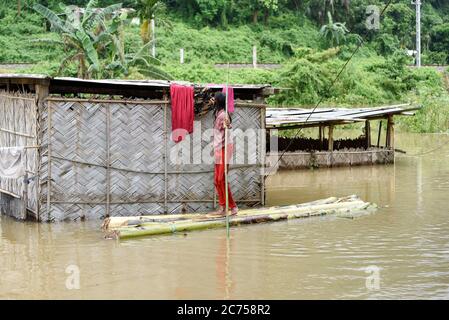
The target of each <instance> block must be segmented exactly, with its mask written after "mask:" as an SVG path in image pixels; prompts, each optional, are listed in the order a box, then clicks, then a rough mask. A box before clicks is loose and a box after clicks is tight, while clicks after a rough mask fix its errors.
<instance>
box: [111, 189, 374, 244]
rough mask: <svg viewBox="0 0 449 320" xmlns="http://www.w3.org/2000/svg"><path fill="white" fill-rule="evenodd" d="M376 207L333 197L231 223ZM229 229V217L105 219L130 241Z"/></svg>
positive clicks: (351, 213) (245, 213)
mask: <svg viewBox="0 0 449 320" xmlns="http://www.w3.org/2000/svg"><path fill="white" fill-rule="evenodd" d="M330 201H332V202H330ZM375 208H376V205H374V204H371V203H368V202H364V201H362V200H360V199H358V198H357V197H347V198H340V199H336V198H329V199H324V200H320V201H317V202H313V203H309V204H300V205H292V206H284V207H272V208H261V209H251V210H242V211H241V212H239V214H238V215H237V216H234V217H232V218H229V221H228V222H229V226H230V227H236V226H239V225H245V224H254V223H265V222H275V221H281V220H290V219H300V218H307V217H315V216H322V215H331V214H332V215H337V216H340V217H344V218H354V217H355V216H357V215H361V214H364V213H367V212H370V211H372V210H374V209H375ZM226 226H227V218H226V217H223V218H217V217H213V216H211V215H204V214H203V215H201V214H186V215H165V216H152V217H150V216H144V217H121V218H110V219H106V220H105V222H104V224H103V229H104V230H105V231H106V233H107V236H108V237H111V236H112V237H115V238H120V239H127V238H134V237H140V236H150V235H159V234H169V233H176V232H185V231H195V230H204V229H211V228H223V227H226Z"/></svg>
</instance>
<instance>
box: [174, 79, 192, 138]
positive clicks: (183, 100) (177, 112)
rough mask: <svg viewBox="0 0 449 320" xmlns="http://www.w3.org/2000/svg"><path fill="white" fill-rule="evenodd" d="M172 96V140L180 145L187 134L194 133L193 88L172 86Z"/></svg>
mask: <svg viewBox="0 0 449 320" xmlns="http://www.w3.org/2000/svg"><path fill="white" fill-rule="evenodd" d="M170 96H171V112H172V116H171V124H172V139H173V141H174V142H176V143H178V142H181V141H182V140H184V138H185V137H186V135H187V134H190V133H192V132H193V119H194V107H193V105H194V98H193V96H194V92H193V87H190V86H182V85H177V84H172V85H171V86H170Z"/></svg>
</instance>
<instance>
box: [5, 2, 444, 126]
mask: <svg viewBox="0 0 449 320" xmlns="http://www.w3.org/2000/svg"><path fill="white" fill-rule="evenodd" d="M2 1H3V3H2ZM60 2H61V1H60V0H21V1H14V0H0V63H33V65H32V66H31V67H28V68H25V69H21V70H16V72H27V73H31V72H34V73H48V74H51V75H55V74H57V73H58V71H59V67H60V65H61V61H63V60H64V58H66V57H68V56H70V54H71V55H73V54H75V53H76V50H75V49H74V48H67V47H63V46H60V45H58V44H57V42H58V41H61V38H60V36H59V35H58V34H57V33H54V32H50V31H51V30H54V29H51V28H50V23H48V22H46V21H45V19H44V18H43V17H42V16H41V15H39V14H38V13H37V12H36V11H34V10H32V7H33V5H34V4H35V3H39V4H42V5H44V6H48V7H49V8H50V9H51V10H54V11H55V12H57V13H60V14H61V13H63V7H61V6H60ZM63 2H64V4H65V5H78V6H85V5H86V4H87V2H88V1H87V0H72V1H69V0H67V1H63ZM120 2H122V3H123V7H127V8H128V7H129V8H133V9H135V13H134V15H133V14H130V16H129V17H128V18H129V21H128V22H129V23H126V25H124V26H123V28H122V29H121V30H120V34H117V38H116V41H115V43H113V44H114V45H113V46H111V51H110V53H109V57H110V59H109V60H108V59H106V57H107V56H108V55H104V52H103V53H100V61H99V63H100V68H99V70H101V71H102V72H99V74H98V76H101V77H126V78H134V79H143V78H148V76H149V75H148V73H147V74H145V73H144V72H142V70H141V69H140V68H139V67H137V66H134V65H133V63H132V61H133V58H132V57H135V56H140V55H143V54H144V55H147V56H148V54H149V53H150V47H151V44H152V42H153V41H155V42H156V52H157V58H158V60H160V61H161V63H162V69H163V71H164V72H165V73H164V75H165V74H170V75H171V76H172V77H173V78H175V79H180V80H187V81H195V82H203V83H211V82H215V83H222V82H224V81H226V79H227V72H226V70H224V69H217V68H215V67H214V64H215V63H226V62H231V63H232V62H238V63H251V59H252V47H253V46H254V45H256V46H257V50H258V61H259V63H280V64H281V65H282V67H281V68H280V69H276V70H263V69H256V70H253V69H231V70H230V71H229V72H230V74H229V77H230V81H231V82H233V83H270V84H273V85H276V86H279V87H282V88H286V90H284V91H283V92H282V93H281V94H279V95H277V96H275V97H273V98H272V99H271V100H270V103H272V104H277V105H298V104H301V105H314V104H315V103H317V101H319V100H320V99H323V104H324V105H344V106H360V105H379V104H386V103H392V102H397V101H401V102H402V101H412V102H416V103H420V104H423V105H424V106H425V108H424V109H423V110H422V111H420V112H419V113H418V116H417V117H413V118H406V119H401V120H400V125H402V126H403V127H405V128H407V129H410V130H414V131H432V132H433V131H445V130H448V129H449V111H448V109H449V106H448V104H449V95H448V93H447V89H445V86H444V81H443V79H444V75H443V74H442V73H439V72H437V71H435V70H434V69H421V70H415V69H411V68H409V67H407V65H408V64H413V58H410V57H408V56H407V55H406V54H405V52H406V49H408V50H414V48H415V44H414V41H415V12H414V6H412V5H411V4H410V1H409V0H393V2H392V4H391V5H390V6H389V7H388V9H387V10H386V11H385V14H384V16H383V18H382V19H381V20H380V29H379V30H371V29H368V28H367V27H366V24H365V23H366V20H367V6H368V5H378V6H379V8H380V9H382V8H383V6H384V5H385V3H386V2H387V1H386V0H162V1H155V0H122V1H120ZM19 3H20V10H19V6H18V4H19ZM112 4H117V1H112V0H98V6H99V7H103V8H104V7H107V6H109V5H112ZM153 15H155V20H156V30H155V31H156V39H152V38H151V34H152V30H151V29H150V19H151V17H152V16H153ZM133 16H134V17H136V18H138V17H140V22H134V23H131V22H130V21H131V18H133ZM61 18H63V17H61ZM39 39H46V40H53V42H54V43H53V44H51V43H49V42H47V44H46V45H42V44H41V41H38V40H39ZM422 40H423V43H422V47H423V63H425V64H448V63H449V1H446V0H426V1H423V8H422ZM359 44H361V48H360V50H359V51H358V52H357V54H356V55H355V56H354V57H353V59H352V60H351V62H350V63H349V64H348V65H347V67H346V70H345V72H343V73H342V74H341V76H340V77H339V79H338V81H337V82H335V83H333V81H334V79H335V76H336V75H337V74H338V73H339V71H340V70H341V67H342V66H343V65H344V63H345V61H347V59H348V58H349V57H350V56H351V55H352V53H353V52H354V50H355V48H356V47H357V46H358V45H359ZM142 48H143V50H144V51H145V50H148V52H143V51H142ZM181 48H183V49H184V50H185V64H183V65H181V64H180V63H179V50H180V49H181ZM117 53H118V54H117ZM121 53H126V54H125V55H126V57H125V55H123V54H121ZM147 53H148V54H147ZM88 64H89V65H90V64H91V63H88ZM106 66H110V68H109V69H108V70H106V69H105V67H106ZM1 68H2V67H1V65H0V72H2V70H1ZM8 72H9V71H8ZM79 72H80V71H79V66H78V65H77V64H76V63H68V64H67V65H66V67H65V68H64V70H62V74H63V75H66V76H77V75H78V74H79ZM446 77H447V75H446ZM448 82H449V81H447V79H446V83H448Z"/></svg>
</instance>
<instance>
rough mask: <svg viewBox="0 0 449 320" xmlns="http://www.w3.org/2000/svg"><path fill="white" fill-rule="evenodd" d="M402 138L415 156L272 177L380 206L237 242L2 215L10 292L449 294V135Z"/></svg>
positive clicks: (0, 268) (206, 234) (3, 265)
mask: <svg viewBox="0 0 449 320" xmlns="http://www.w3.org/2000/svg"><path fill="white" fill-rule="evenodd" d="M396 147H397V148H400V149H402V150H406V151H407V152H408V155H399V154H398V156H397V158H396V164H395V165H389V166H372V167H371V166H370V167H354V168H339V169H332V170H330V169H323V170H316V171H308V170H306V171H296V172H293V171H289V172H282V173H279V174H278V175H276V176H273V177H271V178H270V179H269V181H268V194H267V200H268V204H270V205H279V204H292V203H298V202H304V201H310V200H316V199H318V198H325V197H329V196H345V195H350V194H357V195H359V196H360V197H362V198H363V199H364V200H368V201H372V202H375V203H377V204H378V205H379V207H380V208H379V210H378V212H377V213H374V214H371V215H368V216H364V217H361V218H358V219H354V220H349V219H344V218H332V217H327V218H313V219H306V220H297V221H289V222H279V223H274V224H265V225H252V226H246V227H241V228H236V229H232V231H231V232H232V237H231V239H230V240H229V241H227V238H226V233H225V231H224V230H209V231H202V232H192V233H189V234H188V235H186V236H185V235H173V236H160V237H153V238H145V239H140V240H132V241H123V242H121V243H120V242H116V241H107V240H103V239H102V233H101V232H99V231H98V229H99V224H100V223H99V222H85V223H69V224H67V223H66V224H34V223H21V222H16V221H14V220H11V219H9V218H4V217H3V218H1V220H0V298H2V299H23V298H31V299H40V298H44V299H46V298H57V299H69V298H81V299H87V298H89V299H90V298H104V299H118V298H124V299H142V298H145V299H377V298H387V299H405V298H422V299H449V136H447V135H411V134H399V135H397V140H396ZM429 151H432V152H430V153H426V154H424V155H418V156H415V155H416V154H421V153H425V152H429ZM78 270H79V276H80V277H79V279H80V282H79V289H76V288H77V284H78V283H77V281H76V275H77V272H78ZM73 288H75V289H73Z"/></svg>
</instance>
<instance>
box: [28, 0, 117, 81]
mask: <svg viewBox="0 0 449 320" xmlns="http://www.w3.org/2000/svg"><path fill="white" fill-rule="evenodd" d="M97 3H98V2H97V0H90V1H89V2H88V4H87V5H86V8H85V9H84V11H83V14H82V17H80V16H81V10H80V9H79V8H78V7H74V6H61V8H62V9H63V10H64V15H65V18H66V19H65V21H63V20H62V19H61V18H59V16H58V15H57V14H56V13H55V12H53V11H52V10H50V9H48V8H47V7H44V6H43V5H41V4H35V5H34V6H33V8H34V10H36V11H37V12H38V13H40V14H41V15H42V16H44V17H45V18H46V19H47V20H48V21H49V22H50V24H51V26H52V29H53V30H54V31H55V32H57V33H59V34H60V36H61V38H62V40H61V41H59V42H56V43H60V44H62V45H64V47H65V49H66V51H67V53H68V55H67V57H66V58H65V59H64V60H63V61H62V63H61V68H60V70H62V68H63V67H64V66H65V65H66V64H67V63H69V62H71V61H77V62H78V77H80V78H90V77H92V76H95V75H97V74H98V73H99V71H100V60H99V56H98V51H99V50H101V49H103V48H104V47H105V46H106V44H105V41H107V40H108V35H109V34H111V33H114V30H113V29H114V28H117V24H114V23H111V21H112V20H113V19H111V20H110V21H107V19H106V17H109V16H114V15H116V12H117V11H118V10H119V9H120V8H121V7H122V5H121V4H113V5H110V6H109V7H106V8H104V9H101V10H100V9H96V8H95V6H96V5H97ZM41 41H46V42H53V43H55V41H51V40H46V39H44V40H41Z"/></svg>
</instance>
